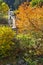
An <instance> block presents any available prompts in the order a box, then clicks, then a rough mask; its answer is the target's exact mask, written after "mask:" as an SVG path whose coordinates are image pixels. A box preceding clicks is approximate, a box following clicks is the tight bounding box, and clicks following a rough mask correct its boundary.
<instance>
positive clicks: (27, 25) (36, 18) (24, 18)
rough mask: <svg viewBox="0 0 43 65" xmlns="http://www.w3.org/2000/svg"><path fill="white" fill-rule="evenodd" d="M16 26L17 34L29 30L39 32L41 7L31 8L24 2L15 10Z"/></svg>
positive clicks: (41, 19) (42, 17)
mask: <svg viewBox="0 0 43 65" xmlns="http://www.w3.org/2000/svg"><path fill="white" fill-rule="evenodd" d="M16 26H17V28H18V31H19V32H21V31H22V32H23V31H24V32H25V31H29V30H40V31H42V28H43V7H42V8H38V7H35V8H32V7H30V5H29V3H28V2H27V3H26V2H24V4H21V5H20V6H19V8H18V10H16Z"/></svg>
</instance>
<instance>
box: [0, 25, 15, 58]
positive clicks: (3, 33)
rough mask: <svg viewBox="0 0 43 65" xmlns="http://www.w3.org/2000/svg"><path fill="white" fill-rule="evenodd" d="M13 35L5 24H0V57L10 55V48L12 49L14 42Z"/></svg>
mask: <svg viewBox="0 0 43 65" xmlns="http://www.w3.org/2000/svg"><path fill="white" fill-rule="evenodd" d="M14 36H15V32H14V31H13V30H12V29H11V28H10V27H7V26H3V27H2V26H0V59H1V58H3V57H6V56H10V54H11V52H10V51H11V50H13V47H12V46H14V42H13V41H12V40H13V38H14Z"/></svg>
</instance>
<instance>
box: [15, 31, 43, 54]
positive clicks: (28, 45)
mask: <svg viewBox="0 0 43 65" xmlns="http://www.w3.org/2000/svg"><path fill="white" fill-rule="evenodd" d="M42 37H43V33H41V32H32V33H30V34H19V35H17V37H16V39H17V40H18V42H17V43H18V44H19V47H20V48H21V49H25V50H24V51H26V52H29V53H30V54H32V55H42V54H43V40H42Z"/></svg>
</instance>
